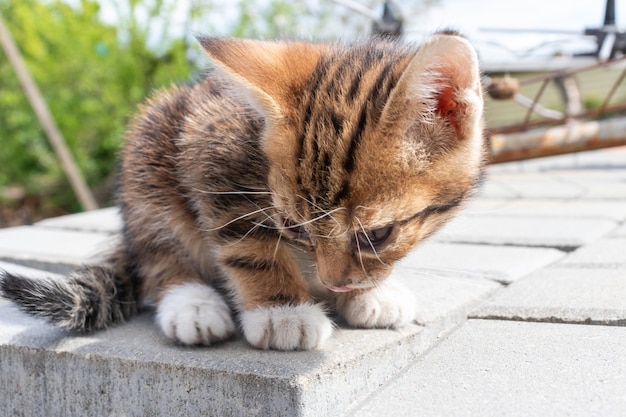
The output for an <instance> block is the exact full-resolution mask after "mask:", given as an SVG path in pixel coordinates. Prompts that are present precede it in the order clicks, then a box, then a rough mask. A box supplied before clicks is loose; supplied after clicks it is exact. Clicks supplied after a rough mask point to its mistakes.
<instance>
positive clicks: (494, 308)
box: [471, 267, 626, 326]
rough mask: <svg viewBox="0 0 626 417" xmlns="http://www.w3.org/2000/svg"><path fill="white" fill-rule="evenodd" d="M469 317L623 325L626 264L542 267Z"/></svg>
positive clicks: (625, 316) (625, 298)
mask: <svg viewBox="0 0 626 417" xmlns="http://www.w3.org/2000/svg"><path fill="white" fill-rule="evenodd" d="M471 317H477V318H490V319H509V320H525V321H544V322H564V323H586V324H602V325H618V326H626V268H622V269H605V268H580V269H579V268H564V267H558V268H557V267H554V268H547V269H543V270H541V271H538V272H536V273H534V274H531V275H530V276H528V277H526V278H525V279H523V280H521V281H519V282H515V283H513V284H511V285H510V286H508V287H507V288H505V289H502V290H501V291H499V292H498V293H497V294H496V295H495V296H493V298H491V299H490V300H489V301H487V302H485V303H484V304H482V305H481V306H480V307H478V308H477V310H476V311H474V312H472V313H471Z"/></svg>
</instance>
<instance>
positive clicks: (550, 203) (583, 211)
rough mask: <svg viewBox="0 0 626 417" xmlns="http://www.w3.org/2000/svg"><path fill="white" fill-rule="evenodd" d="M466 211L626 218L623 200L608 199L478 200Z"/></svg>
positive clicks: (544, 215) (517, 214)
mask: <svg viewBox="0 0 626 417" xmlns="http://www.w3.org/2000/svg"><path fill="white" fill-rule="evenodd" d="M466 212H467V213H468V214H470V215H483V216H485V215H492V216H493V215H495V216H501V215H506V216H525V217H528V216H541V217H552V218H554V217H567V218H590V219H608V220H614V221H616V222H623V221H624V220H626V203H625V202H624V201H611V200H567V199H512V200H507V199H477V200H475V202H473V203H471V204H470V205H469V207H468V208H467V210H466Z"/></svg>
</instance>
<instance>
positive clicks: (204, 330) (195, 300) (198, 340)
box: [156, 283, 235, 346]
mask: <svg viewBox="0 0 626 417" xmlns="http://www.w3.org/2000/svg"><path fill="white" fill-rule="evenodd" d="M156 320H157V323H158V324H159V326H160V327H161V329H162V330H163V333H165V335H166V336H167V337H169V338H171V339H176V340H178V341H180V342H182V343H184V344H186V345H197V344H203V345H207V346H208V345H211V344H212V343H215V342H218V341H221V340H225V339H228V338H229V337H230V336H232V335H233V333H234V332H235V323H234V322H233V319H232V318H231V315H230V309H229V308H228V305H227V304H226V302H225V301H224V300H223V299H222V297H221V296H220V295H219V294H218V293H217V291H215V290H214V289H213V288H211V287H209V286H207V285H203V284H196V283H193V284H183V285H179V286H176V287H173V288H171V289H170V290H168V291H167V292H166V293H165V296H164V297H163V299H162V300H161V302H159V305H158V307H157V314H156Z"/></svg>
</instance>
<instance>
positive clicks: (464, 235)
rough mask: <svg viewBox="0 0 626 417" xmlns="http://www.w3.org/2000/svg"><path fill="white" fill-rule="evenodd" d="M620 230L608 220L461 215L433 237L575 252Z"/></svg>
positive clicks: (455, 240) (442, 240) (445, 240)
mask: <svg viewBox="0 0 626 417" xmlns="http://www.w3.org/2000/svg"><path fill="white" fill-rule="evenodd" d="M616 226H617V223H616V222H615V221H611V220H606V219H585V218H569V217H561V218H554V217H540V216H528V217H522V216H508V215H503V216H496V215H468V214H465V215H460V216H459V217H457V218H456V219H454V220H452V221H451V222H450V223H449V224H448V225H447V226H445V227H444V228H443V229H442V230H441V231H440V232H439V233H437V234H436V235H435V236H434V240H436V241H438V242H454V243H478V244H490V245H515V246H545V247H554V248H564V249H572V248H577V247H580V246H582V245H585V244H588V243H591V242H593V241H595V240H597V239H599V238H600V237H601V236H603V235H605V234H607V233H609V232H610V231H611V230H612V229H614V228H615V227H616Z"/></svg>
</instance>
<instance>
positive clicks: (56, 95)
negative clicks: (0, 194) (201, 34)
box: [0, 0, 190, 211]
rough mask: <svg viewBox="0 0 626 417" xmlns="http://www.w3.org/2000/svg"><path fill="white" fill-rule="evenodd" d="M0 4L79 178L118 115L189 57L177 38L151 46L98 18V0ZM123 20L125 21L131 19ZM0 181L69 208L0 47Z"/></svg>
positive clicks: (112, 149)
mask: <svg viewBox="0 0 626 417" xmlns="http://www.w3.org/2000/svg"><path fill="white" fill-rule="evenodd" d="M0 13H1V14H2V16H3V18H4V20H5V23H6V25H7V27H8V28H9V30H10V31H11V33H12V35H13V37H14V39H15V42H16V44H17V45H18V47H19V49H20V51H21V53H22V55H23V57H24V60H25V62H26V64H27V66H28V69H29V70H30V72H31V75H32V76H33V78H34V79H35V81H36V82H37V84H38V85H39V88H40V90H41V91H42V94H43V95H44V97H45V99H46V101H47V103H48V106H49V107H50V110H51V112H52V114H53V116H54V118H55V119H56V122H57V124H58V126H59V128H60V130H61V131H62V132H63V135H64V136H65V139H66V141H67V143H68V145H69V147H70V149H71V150H72V152H73V154H74V156H75V158H76V160H77V162H78V164H79V167H80V169H81V171H82V172H83V174H84V175H85V177H86V179H87V180H88V182H89V184H90V185H91V186H92V187H95V186H97V185H98V184H99V183H100V182H101V181H103V180H104V179H105V178H106V177H107V176H108V175H109V174H110V173H111V171H112V168H113V166H114V165H115V157H116V153H117V150H118V148H119V145H120V142H121V138H122V135H123V130H124V125H125V124H126V122H127V121H128V118H129V115H131V114H132V113H133V111H134V108H135V105H136V103H138V102H140V101H141V100H142V99H143V98H144V97H145V96H146V94H147V93H148V92H149V90H151V89H152V88H153V87H154V86H158V85H162V84H169V83H170V82H172V81H176V80H179V79H181V78H186V77H187V76H188V74H189V72H190V64H189V62H188V61H187V59H186V57H185V49H184V48H183V47H182V45H180V41H179V42H172V43H171V45H170V47H169V48H168V49H167V50H165V51H163V52H162V53H160V54H156V53H154V52H153V51H151V50H149V49H148V48H147V46H146V36H147V33H146V32H142V31H139V30H131V31H129V32H128V35H129V36H128V38H127V39H126V40H125V41H124V42H121V41H120V37H119V36H118V35H119V33H118V28H116V27H113V26H110V25H106V24H103V23H102V22H101V21H100V19H99V5H98V3H97V2H94V1H91V0H82V1H81V2H80V4H79V5H78V6H73V7H72V6H70V5H68V4H67V3H66V2H62V1H58V0H56V1H48V2H40V1H36V0H19V1H11V0H8V1H7V0H0ZM131 29H132V27H131ZM0 141H1V142H2V145H1V150H0V166H2V170H1V171H0V188H2V187H6V186H8V185H14V184H20V185H21V186H22V187H23V188H24V190H25V193H26V194H27V195H32V194H43V195H46V196H49V197H50V199H51V201H52V203H53V204H54V205H58V206H61V207H63V208H64V209H66V210H70V211H74V210H77V209H79V207H78V205H77V203H76V201H75V197H74V195H73V193H72V191H71V189H70V188H69V186H68V183H67V181H66V179H65V176H64V175H63V173H62V171H61V168H60V166H59V164H58V162H57V160H56V158H55V156H54V154H53V153H52V151H51V148H50V146H49V145H48V142H47V140H46V138H45V136H44V134H43V132H42V130H41V128H40V127H39V123H38V121H37V119H36V117H35V115H34V113H33V111H32V109H31V107H30V105H29V103H28V101H27V100H26V97H25V96H24V93H23V92H22V89H21V87H20V85H19V83H18V80H17V77H16V75H15V73H14V71H13V68H12V67H11V66H10V65H9V62H8V60H7V59H6V57H5V56H4V54H3V53H2V54H0Z"/></svg>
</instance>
